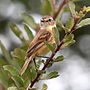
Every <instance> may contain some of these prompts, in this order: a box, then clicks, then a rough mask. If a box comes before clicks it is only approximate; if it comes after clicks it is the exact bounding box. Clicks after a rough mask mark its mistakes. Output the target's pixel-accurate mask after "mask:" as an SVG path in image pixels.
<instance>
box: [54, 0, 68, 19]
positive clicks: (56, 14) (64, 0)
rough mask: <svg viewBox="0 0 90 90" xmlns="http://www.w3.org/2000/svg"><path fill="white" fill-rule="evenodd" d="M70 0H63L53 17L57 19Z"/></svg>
mask: <svg viewBox="0 0 90 90" xmlns="http://www.w3.org/2000/svg"><path fill="white" fill-rule="evenodd" d="M67 1H68V0H62V3H61V4H60V5H59V8H58V11H57V12H56V13H55V14H54V16H53V19H54V20H55V19H56V17H57V16H58V15H59V13H60V11H61V10H62V8H63V7H64V5H65V4H66V3H67Z"/></svg>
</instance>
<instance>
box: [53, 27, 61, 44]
mask: <svg viewBox="0 0 90 90" xmlns="http://www.w3.org/2000/svg"><path fill="white" fill-rule="evenodd" d="M53 34H54V38H55V41H56V43H57V44H58V43H59V42H60V40H59V31H58V29H57V28H56V27H54V28H53Z"/></svg>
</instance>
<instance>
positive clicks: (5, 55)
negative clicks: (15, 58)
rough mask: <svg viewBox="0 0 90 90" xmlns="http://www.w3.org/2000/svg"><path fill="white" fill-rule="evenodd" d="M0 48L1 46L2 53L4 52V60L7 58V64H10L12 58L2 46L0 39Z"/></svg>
mask: <svg viewBox="0 0 90 90" xmlns="http://www.w3.org/2000/svg"><path fill="white" fill-rule="evenodd" d="M0 48H1V50H2V52H3V54H4V57H5V58H6V60H7V62H8V63H9V64H12V58H11V56H10V54H9V52H8V51H7V50H6V48H5V47H4V45H3V44H2V42H1V41H0Z"/></svg>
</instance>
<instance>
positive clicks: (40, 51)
mask: <svg viewBox="0 0 90 90" xmlns="http://www.w3.org/2000/svg"><path fill="white" fill-rule="evenodd" d="M55 27H56V22H55V20H54V19H53V18H52V16H43V17H42V18H41V20H40V30H39V32H38V33H37V34H36V35H35V37H34V39H33V40H32V41H31V43H30V45H29V47H28V49H27V51H26V57H25V59H26V60H25V63H24V65H23V66H22V68H21V70H20V75H23V74H24V72H25V71H26V69H27V68H28V66H29V65H30V63H31V62H32V60H33V58H34V57H35V56H36V55H40V56H41V55H45V54H47V53H48V52H49V51H50V50H49V48H48V47H47V46H46V44H45V42H47V43H49V44H54V43H55V37H54V33H53V31H52V29H53V28H55Z"/></svg>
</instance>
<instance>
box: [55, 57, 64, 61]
mask: <svg viewBox="0 0 90 90" xmlns="http://www.w3.org/2000/svg"><path fill="white" fill-rule="evenodd" d="M62 60H64V56H58V57H57V58H56V59H55V60H54V62H59V61H62Z"/></svg>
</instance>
